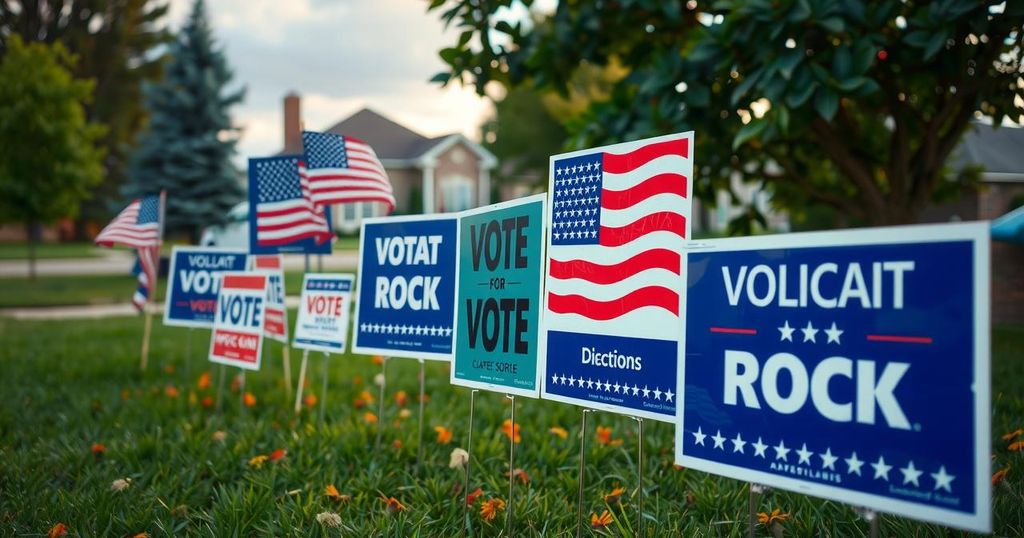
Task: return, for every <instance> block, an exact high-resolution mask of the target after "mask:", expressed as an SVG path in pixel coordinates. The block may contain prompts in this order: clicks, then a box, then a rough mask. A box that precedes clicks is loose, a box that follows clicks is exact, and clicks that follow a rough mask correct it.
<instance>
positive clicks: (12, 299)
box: [0, 272, 302, 308]
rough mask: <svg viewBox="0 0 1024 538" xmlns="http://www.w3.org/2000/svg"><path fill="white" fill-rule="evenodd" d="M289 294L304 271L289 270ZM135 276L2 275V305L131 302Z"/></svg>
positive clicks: (159, 295)
mask: <svg viewBox="0 0 1024 538" xmlns="http://www.w3.org/2000/svg"><path fill="white" fill-rule="evenodd" d="M284 280H285V294H287V295H288V296H292V297H297V296H298V295H299V294H300V293H301V291H302V273H300V272H286V273H285V276H284ZM135 286H136V280H135V277H134V276H132V275H129V274H124V275H48V276H37V277H36V279H35V280H30V279H29V278H28V277H16V278H0V308H11V307H36V306H39V307H43V306H70V305H97V304H116V303H127V302H130V301H131V298H132V293H134V292H135ZM166 286H167V280H166V279H164V278H160V279H158V281H157V292H156V299H155V300H156V301H163V299H164V291H165V288H166Z"/></svg>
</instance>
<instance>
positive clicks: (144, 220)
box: [95, 194, 164, 312]
mask: <svg viewBox="0 0 1024 538" xmlns="http://www.w3.org/2000/svg"><path fill="white" fill-rule="evenodd" d="M163 198H164V195H163V194H160V195H152V196H147V197H145V198H140V199H138V200H135V201H133V202H132V203H130V204H128V207H126V208H124V210H122V211H121V213H119V214H118V215H117V217H115V218H114V220H113V221H111V222H110V224H108V225H107V227H106V228H103V230H102V231H100V233H99V235H97V236H96V240H95V242H96V244H97V245H100V246H104V247H113V246H116V245H121V246H126V247H134V248H135V250H136V254H137V256H138V259H137V260H136V263H135V267H134V268H133V269H132V273H133V274H135V276H136V277H137V278H138V280H139V285H138V287H137V288H136V289H135V295H133V296H132V304H133V305H135V308H136V309H138V310H139V312H142V311H143V308H145V306H146V303H147V302H148V301H149V298H150V296H151V295H152V291H153V284H154V283H155V282H156V275H157V268H158V264H159V261H160V243H161V232H162V230H161V226H160V220H161V215H162V214H163Z"/></svg>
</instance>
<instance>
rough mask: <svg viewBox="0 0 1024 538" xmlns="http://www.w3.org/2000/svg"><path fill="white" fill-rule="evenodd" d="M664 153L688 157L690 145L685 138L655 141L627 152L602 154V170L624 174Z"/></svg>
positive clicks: (662, 155)
mask: <svg viewBox="0 0 1024 538" xmlns="http://www.w3.org/2000/svg"><path fill="white" fill-rule="evenodd" d="M665 155H681V156H683V157H689V155H690V145H689V143H688V141H687V139H685V138H681V139H678V140H666V141H664V142H655V143H654V144H648V145H646V146H643V147H640V148H637V149H635V150H633V151H631V152H629V153H623V154H615V153H605V154H604V161H603V164H604V171H605V172H608V173H609V174H625V173H626V172H630V171H633V170H636V169H637V168H640V167H641V166H643V165H645V164H647V163H649V162H651V161H653V160H654V159H657V158H658V157H664V156H665Z"/></svg>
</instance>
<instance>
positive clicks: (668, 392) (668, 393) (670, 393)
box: [665, 389, 675, 402]
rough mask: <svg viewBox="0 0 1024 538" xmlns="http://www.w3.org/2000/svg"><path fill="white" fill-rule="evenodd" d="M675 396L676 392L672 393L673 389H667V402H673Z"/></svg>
mask: <svg viewBox="0 0 1024 538" xmlns="http://www.w3.org/2000/svg"><path fill="white" fill-rule="evenodd" d="M673 396H675V394H672V389H669V390H666V391H665V401H666V402H671V401H672V397H673Z"/></svg>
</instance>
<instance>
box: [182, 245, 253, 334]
mask: <svg viewBox="0 0 1024 538" xmlns="http://www.w3.org/2000/svg"><path fill="white" fill-rule="evenodd" d="M179 250H189V251H195V252H200V253H203V254H233V255H236V256H245V257H246V258H245V266H246V267H249V258H250V257H249V253H248V252H246V251H244V250H234V249H230V248H218V247H201V246H191V245H174V247H173V248H172V249H171V265H170V267H168V273H167V283H166V285H165V288H164V320H163V321H164V325H165V326H167V327H188V328H190V329H210V330H211V331H212V330H213V322H212V321H211V322H210V323H205V322H202V321H188V320H179V319H176V318H172V317H170V315H171V297H170V293H171V290H172V289H173V285H174V276H175V275H174V270H175V265H176V264H175V259H176V258H177V257H178V251H179ZM218 272H220V273H222V274H223V273H226V272H230V271H218ZM218 290H219V288H218ZM216 315H217V312H216V306H214V316H216Z"/></svg>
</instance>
